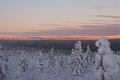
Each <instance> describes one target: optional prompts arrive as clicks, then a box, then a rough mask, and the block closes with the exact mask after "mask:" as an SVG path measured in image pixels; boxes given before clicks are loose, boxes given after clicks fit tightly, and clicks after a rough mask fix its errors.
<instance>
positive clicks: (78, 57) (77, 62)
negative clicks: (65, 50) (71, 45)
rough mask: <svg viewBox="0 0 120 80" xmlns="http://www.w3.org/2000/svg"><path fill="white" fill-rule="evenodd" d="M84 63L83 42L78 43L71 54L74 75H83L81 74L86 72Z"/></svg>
mask: <svg viewBox="0 0 120 80" xmlns="http://www.w3.org/2000/svg"><path fill="white" fill-rule="evenodd" d="M84 62H85V61H84V53H83V50H82V46H81V41H78V42H77V43H76V44H75V49H74V50H72V53H71V63H70V66H71V68H72V72H73V74H74V75H81V73H84V72H85V65H84Z"/></svg>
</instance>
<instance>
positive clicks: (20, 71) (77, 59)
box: [0, 39, 120, 80]
mask: <svg viewBox="0 0 120 80" xmlns="http://www.w3.org/2000/svg"><path fill="white" fill-rule="evenodd" d="M81 43H82V41H76V42H75V43H72V45H73V48H72V49H71V50H69V51H68V52H67V51H66V52H67V53H66V52H65V51H60V50H57V51H56V47H54V46H52V47H50V49H47V50H46V51H45V50H43V49H33V48H28V49H25V48H20V47H19V48H17V47H6V46H7V45H6V46H5V45H3V43H2V44H1V45H0V80H96V79H97V80H120V77H119V76H116V75H119V74H120V52H119V51H117V50H116V51H113V50H111V48H110V43H109V41H107V40H106V39H101V40H98V41H97V42H96V47H97V48H95V49H96V50H92V51H91V48H92V47H91V46H89V45H87V46H86V50H83V47H84V46H82V45H81ZM82 44H84V42H83V43H82ZM94 44H95V43H94ZM94 46H95V45H94ZM118 47H120V46H118ZM58 48H59V47H58ZM66 49H67V48H66ZM99 54H100V55H99ZM101 54H102V55H101ZM103 54H104V55H103ZM109 54H110V57H109ZM111 55H112V56H111ZM101 56H103V57H102V58H101ZM114 56H115V57H114ZM100 62H102V64H103V65H102V64H100ZM117 62H118V63H117ZM109 63H110V65H109ZM113 63H114V64H113ZM106 64H107V67H105V66H104V65H106ZM113 65H114V66H115V65H116V66H117V65H118V66H119V69H117V68H115V69H116V70H117V71H118V72H114V71H115V70H114V67H113ZM101 66H104V68H105V70H104V71H102V70H101ZM111 66H112V67H111ZM109 71H112V72H109ZM107 73H109V74H107ZM110 73H111V74H110ZM113 73H115V74H116V75H115V76H113V75H112V74H113ZM102 75H106V76H104V77H105V79H104V78H101V77H102ZM109 76H112V78H109Z"/></svg>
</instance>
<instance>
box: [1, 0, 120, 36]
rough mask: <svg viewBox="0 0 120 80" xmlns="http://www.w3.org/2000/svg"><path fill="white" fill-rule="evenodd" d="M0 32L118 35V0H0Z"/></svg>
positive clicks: (54, 34) (50, 34)
mask: <svg viewBox="0 0 120 80" xmlns="http://www.w3.org/2000/svg"><path fill="white" fill-rule="evenodd" d="M0 34H1V35H2V34H22V35H24V34H28V35H40V36H61V35H62V36H71V35H72V36H74V35H75V36H76V35H79V36H111V35H120V0H0Z"/></svg>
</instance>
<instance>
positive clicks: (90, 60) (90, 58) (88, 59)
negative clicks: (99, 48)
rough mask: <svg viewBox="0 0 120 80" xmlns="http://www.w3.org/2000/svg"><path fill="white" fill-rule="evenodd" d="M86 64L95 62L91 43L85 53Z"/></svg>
mask: <svg viewBox="0 0 120 80" xmlns="http://www.w3.org/2000/svg"><path fill="white" fill-rule="evenodd" d="M85 62H86V65H91V64H93V63H94V54H93V53H92V52H91V50H90V47H89V45H87V51H86V53H85Z"/></svg>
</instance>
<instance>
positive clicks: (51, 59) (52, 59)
mask: <svg viewBox="0 0 120 80" xmlns="http://www.w3.org/2000/svg"><path fill="white" fill-rule="evenodd" d="M55 63H56V60H55V55H54V47H52V48H51V50H50V52H49V59H48V67H47V69H48V71H49V72H52V71H54V69H55V65H56V64H55Z"/></svg>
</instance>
